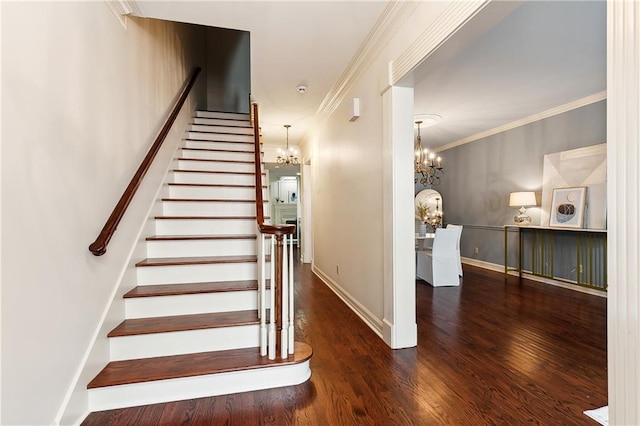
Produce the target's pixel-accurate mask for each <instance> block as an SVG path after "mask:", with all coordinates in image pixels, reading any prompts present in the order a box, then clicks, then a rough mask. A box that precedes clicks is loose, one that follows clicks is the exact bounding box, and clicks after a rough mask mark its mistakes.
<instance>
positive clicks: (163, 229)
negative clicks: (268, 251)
mask: <svg viewBox="0 0 640 426" xmlns="http://www.w3.org/2000/svg"><path fill="white" fill-rule="evenodd" d="M155 225H156V234H157V235H232V234H255V232H256V228H257V224H256V220H255V218H251V219H158V220H156V221H155Z"/></svg>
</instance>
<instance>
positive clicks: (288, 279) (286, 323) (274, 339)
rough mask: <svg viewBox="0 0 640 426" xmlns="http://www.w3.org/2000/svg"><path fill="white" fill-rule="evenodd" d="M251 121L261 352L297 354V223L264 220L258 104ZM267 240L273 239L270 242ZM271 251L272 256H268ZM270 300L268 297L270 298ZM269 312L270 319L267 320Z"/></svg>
mask: <svg viewBox="0 0 640 426" xmlns="http://www.w3.org/2000/svg"><path fill="white" fill-rule="evenodd" d="M251 123H252V125H253V133H254V142H255V143H254V145H255V146H254V154H255V155H254V159H255V174H256V222H257V225H258V281H259V294H260V295H259V310H258V314H259V316H260V353H261V355H262V356H265V355H267V354H268V356H269V359H275V357H276V354H277V353H278V352H279V354H280V357H281V358H287V357H288V356H289V355H291V354H293V353H294V332H293V330H294V318H293V314H294V309H293V294H294V292H293V237H292V236H293V233H294V232H295V229H296V226H295V225H280V224H275V225H269V224H265V223H264V200H263V196H262V190H263V188H262V155H261V146H260V125H259V115H258V104H256V103H253V104H252V105H251ZM267 239H270V241H269V242H267ZM269 254H271V256H270V257H269ZM269 258H270V262H271V263H270V269H271V271H270V279H271V287H270V291H269V292H268V293H267V288H266V264H267V260H268V259H269ZM267 299H268V300H267ZM267 314H269V318H268V321H267Z"/></svg>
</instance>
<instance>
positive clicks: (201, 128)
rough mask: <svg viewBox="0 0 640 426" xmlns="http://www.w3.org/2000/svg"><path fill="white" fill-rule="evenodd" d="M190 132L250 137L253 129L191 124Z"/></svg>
mask: <svg viewBox="0 0 640 426" xmlns="http://www.w3.org/2000/svg"><path fill="white" fill-rule="evenodd" d="M189 130H190V131H193V132H205V133H206V132H212V133H225V134H234V135H251V136H253V128H251V127H237V126H220V125H216V126H210V125H207V124H192V125H191V126H190V129H189Z"/></svg>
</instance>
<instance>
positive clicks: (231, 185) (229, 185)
mask: <svg viewBox="0 0 640 426" xmlns="http://www.w3.org/2000/svg"><path fill="white" fill-rule="evenodd" d="M168 185H169V186H199V187H206V188H255V187H256V186H255V185H242V184H239V183H235V184H234V183H184V182H169V184H168ZM262 187H263V188H268V186H267V185H262Z"/></svg>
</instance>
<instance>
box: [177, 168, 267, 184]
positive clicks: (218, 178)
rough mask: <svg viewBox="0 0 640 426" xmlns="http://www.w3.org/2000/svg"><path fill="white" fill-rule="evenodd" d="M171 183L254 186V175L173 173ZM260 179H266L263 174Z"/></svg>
mask: <svg viewBox="0 0 640 426" xmlns="http://www.w3.org/2000/svg"><path fill="white" fill-rule="evenodd" d="M172 175H173V176H172V177H171V179H172V181H173V182H176V183H205V184H213V185H255V184H256V175H255V173H250V174H238V173H196V172H188V171H184V172H173V173H172ZM262 179H266V176H265V175H264V174H263V175H262Z"/></svg>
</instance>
